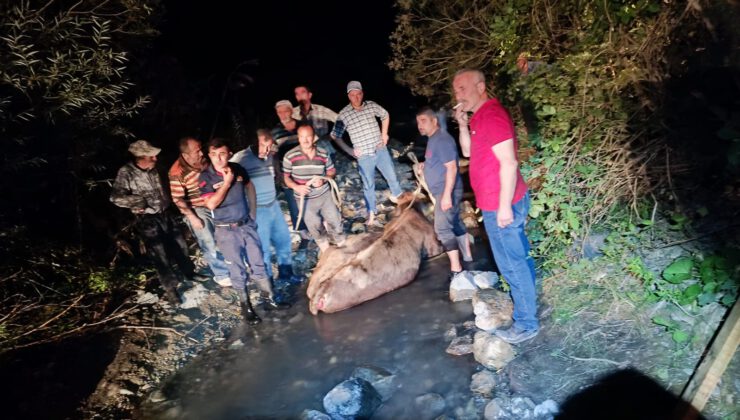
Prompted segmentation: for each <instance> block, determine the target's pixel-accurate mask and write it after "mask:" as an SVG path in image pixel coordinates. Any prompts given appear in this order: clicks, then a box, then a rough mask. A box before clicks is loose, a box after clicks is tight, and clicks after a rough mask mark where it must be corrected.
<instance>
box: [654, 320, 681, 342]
mask: <svg viewBox="0 0 740 420" xmlns="http://www.w3.org/2000/svg"><path fill="white" fill-rule="evenodd" d="M653 323H654V324H657V325H660V326H662V327H665V329H666V330H667V331H668V332H669V333H671V338H672V339H673V341H675V342H676V344H683V343H685V342H687V341H688V340H689V338H690V336H689V334H688V333H687V332H686V331H684V330H682V329H681V326H680V325H679V324H678V323H677V322H673V321H671V320H669V319H665V318H662V317H658V316H656V317H655V318H653Z"/></svg>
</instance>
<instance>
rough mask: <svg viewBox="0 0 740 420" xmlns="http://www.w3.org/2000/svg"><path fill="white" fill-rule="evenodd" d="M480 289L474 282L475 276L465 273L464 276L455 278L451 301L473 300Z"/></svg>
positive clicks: (452, 284) (451, 288) (451, 285)
mask: <svg viewBox="0 0 740 420" xmlns="http://www.w3.org/2000/svg"><path fill="white" fill-rule="evenodd" d="M476 290H478V287H477V286H476V285H475V282H474V281H473V276H472V275H470V273H469V272H467V271H464V272H462V274H460V275H457V276H455V277H454V278H453V279H452V281H451V282H450V300H451V301H453V302H460V301H463V300H468V299H472V298H473V295H474V294H475V291H476Z"/></svg>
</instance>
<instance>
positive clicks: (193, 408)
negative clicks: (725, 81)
mask: <svg viewBox="0 0 740 420" xmlns="http://www.w3.org/2000/svg"><path fill="white" fill-rule="evenodd" d="M448 270H449V268H448V261H447V258H445V257H440V258H437V259H435V260H432V261H426V262H424V263H423V264H422V267H421V270H420V272H419V275H418V276H417V278H416V280H415V281H414V282H413V283H411V284H410V285H409V286H407V287H405V288H403V289H400V290H397V291H394V292H391V293H389V294H387V295H385V296H382V297H380V298H378V299H375V300H373V301H370V302H366V303H364V304H362V305H360V306H357V307H355V308H351V309H348V310H346V311H343V312H339V313H335V314H320V315H319V316H318V317H314V316H312V315H310V313H309V312H308V309H307V302H306V298H305V294H304V290H301V291H299V298H298V302H297V303H296V304H295V305H294V306H293V307H292V308H291V309H289V310H287V311H281V312H273V314H278V315H276V317H274V318H273V317H271V316H265V317H263V319H264V322H263V323H262V324H260V325H258V326H257V327H255V328H250V327H247V326H244V327H243V328H241V331H237V332H235V333H234V335H232V337H231V338H230V340H229V342H233V341H234V340H236V339H237V338H238V339H240V340H241V341H242V342H243V343H244V347H241V348H237V349H234V348H233V347H232V348H222V349H216V350H213V351H210V352H208V353H206V354H204V355H202V356H200V357H199V358H197V359H195V360H194V361H193V362H191V363H190V364H189V365H187V366H185V367H184V368H183V369H181V370H180V371H178V373H177V374H176V375H175V376H174V377H173V378H171V379H170V380H169V381H168V382H167V383H166V384H165V386H164V389H163V392H164V394H165V396H166V397H167V398H168V399H169V400H171V401H177V402H178V404H179V410H178V411H179V416H178V417H182V418H192V419H204V418H208V419H227V418H228V419H233V418H251V417H261V418H290V417H298V416H299V415H300V413H301V412H302V411H303V410H304V409H316V410H321V411H323V407H322V400H323V397H324V395H326V393H327V392H328V391H329V390H331V389H332V388H333V387H334V386H335V385H337V384H338V383H340V382H342V381H343V380H345V379H348V378H349V377H350V375H351V374H352V371H353V370H354V369H355V368H356V367H359V366H363V365H372V366H376V367H380V368H383V369H386V370H388V371H390V372H391V373H393V374H395V375H396V380H395V382H394V383H395V385H396V388H397V390H396V392H395V394H394V395H393V396H392V397H391V398H390V400H388V401H386V402H385V403H384V404H383V405H382V406H381V407H380V408H379V409H378V411H376V413H375V415H374V416H373V418H388V419H391V418H393V419H399V418H419V412H418V408H417V407H416V406H415V404H414V399H415V398H416V397H417V396H419V395H423V394H426V393H430V392H434V393H438V394H440V395H442V396H443V397H445V399H446V406H447V409H446V412H447V413H448V414H452V412H453V409H454V408H455V407H459V406H462V405H465V403H466V402H467V401H468V399H469V398H470V391H469V384H470V377H471V375H472V374H473V373H474V371H475V368H476V363H475V361H474V360H473V357H472V355H465V356H452V355H449V354H447V353H445V349H446V347H447V345H448V341H447V340H445V339H444V333H445V331H447V330H448V329H449V328H450V327H451V326H452V325H453V324H458V325H459V324H460V323H462V322H464V321H465V320H468V319H471V318H472V308H471V305H470V303H469V302H462V303H451V302H450V301H449V298H448V280H447V273H448ZM304 289H305V287H304ZM260 313H261V314H264V312H263V311H260ZM224 347H226V346H224ZM144 411H145V413H144V414H145V417H157V415H156V413H154V412H149V413H146V411H147V410H144ZM155 411H158V410H155Z"/></svg>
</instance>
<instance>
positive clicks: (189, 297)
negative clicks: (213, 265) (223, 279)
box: [180, 283, 208, 309]
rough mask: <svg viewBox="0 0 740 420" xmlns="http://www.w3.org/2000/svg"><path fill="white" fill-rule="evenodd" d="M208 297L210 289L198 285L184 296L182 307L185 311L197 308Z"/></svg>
mask: <svg viewBox="0 0 740 420" xmlns="http://www.w3.org/2000/svg"><path fill="white" fill-rule="evenodd" d="M207 297H208V289H206V288H205V287H203V285H202V284H200V283H196V284H195V285H194V286H193V287H191V288H190V289H189V290H187V291H185V293H183V294H182V305H180V307H181V308H183V309H190V308H197V307H198V306H199V305H200V303H201V302H203V301H204V300H205V299H206V298H207Z"/></svg>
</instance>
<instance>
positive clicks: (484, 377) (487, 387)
mask: <svg viewBox="0 0 740 420" xmlns="http://www.w3.org/2000/svg"><path fill="white" fill-rule="evenodd" d="M495 386H496V374H495V373H493V372H491V371H490V370H488V369H484V370H482V371H480V372H477V373H474V374H473V377H472V381H471V382H470V390H471V391H473V392H474V393H476V394H481V395H483V396H484V397H490V396H492V395H493V388H494V387H495Z"/></svg>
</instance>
